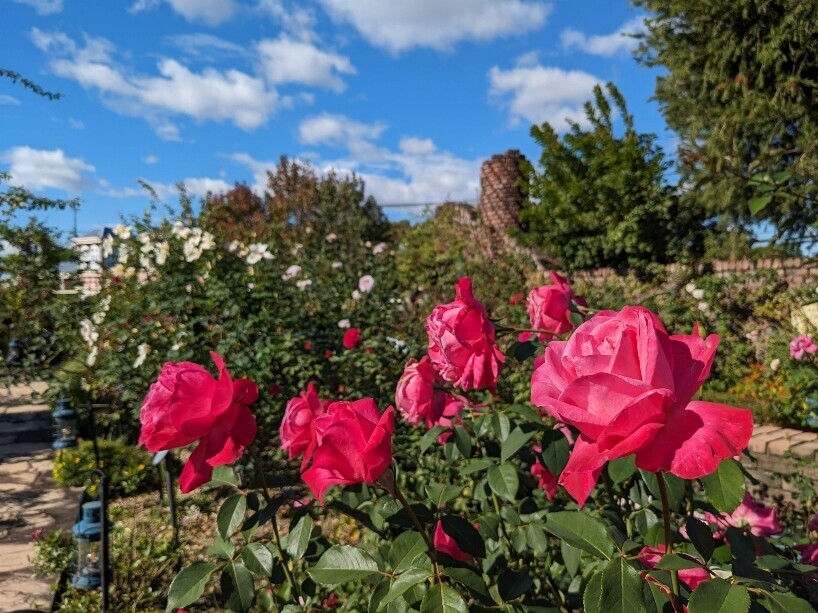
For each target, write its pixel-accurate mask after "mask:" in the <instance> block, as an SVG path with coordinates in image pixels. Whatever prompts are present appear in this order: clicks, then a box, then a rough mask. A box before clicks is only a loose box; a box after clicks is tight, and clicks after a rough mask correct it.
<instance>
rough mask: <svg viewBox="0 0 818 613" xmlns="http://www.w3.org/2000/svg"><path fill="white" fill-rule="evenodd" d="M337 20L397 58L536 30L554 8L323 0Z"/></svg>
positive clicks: (468, 1)
mask: <svg viewBox="0 0 818 613" xmlns="http://www.w3.org/2000/svg"><path fill="white" fill-rule="evenodd" d="M319 1H320V3H321V5H322V6H323V7H324V9H325V10H326V11H327V12H328V13H329V14H330V16H331V17H332V18H333V19H335V20H336V21H341V22H347V23H349V24H351V25H352V26H353V27H354V28H355V29H356V30H358V32H359V33H360V34H361V35H362V36H363V37H364V38H365V39H366V40H368V41H369V42H370V43H372V44H373V45H375V46H378V47H382V48H384V49H387V50H389V51H392V52H394V53H397V52H400V51H404V50H406V49H410V48H412V47H431V48H433V49H438V50H447V49H450V48H451V47H452V45H453V44H454V43H456V42H458V41H462V40H480V41H487V40H492V39H495V38H499V37H503V36H513V35H517V34H522V33H524V32H528V31H531V30H536V29H538V28H539V27H541V26H542V25H543V24H544V23H545V20H546V18H547V17H548V14H549V13H550V11H551V5H550V4H548V3H545V2H540V1H536V0H412V1H410V2H385V1H384V0H319Z"/></svg>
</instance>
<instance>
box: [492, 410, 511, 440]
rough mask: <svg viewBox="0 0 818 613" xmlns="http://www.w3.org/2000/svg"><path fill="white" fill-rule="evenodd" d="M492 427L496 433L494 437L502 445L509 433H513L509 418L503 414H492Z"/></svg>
mask: <svg viewBox="0 0 818 613" xmlns="http://www.w3.org/2000/svg"><path fill="white" fill-rule="evenodd" d="M491 425H492V430H493V431H494V436H496V437H497V440H498V441H500V442H501V443H502V442H503V441H504V440H506V437H507V436H508V433H509V432H511V422H510V421H509V419H508V417H506V416H505V415H503V414H502V413H492V414H491Z"/></svg>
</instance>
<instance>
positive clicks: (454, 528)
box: [440, 515, 486, 558]
mask: <svg viewBox="0 0 818 613" xmlns="http://www.w3.org/2000/svg"><path fill="white" fill-rule="evenodd" d="M440 523H441V525H442V527H443V532H445V533H446V534H448V535H449V536H450V537H452V538H453V539H454V540H455V543H457V546H458V547H460V549H462V550H463V551H465V552H466V553H468V554H470V555H473V556H474V557H476V558H485V557H486V544H485V543H484V542H483V537H482V536H480V532H478V531H477V528H475V527H474V526H473V525H471V524H470V523H469V522H468V521H466V520H465V519H463V518H462V517H458V516H456V515H444V516H443V517H441V518H440Z"/></svg>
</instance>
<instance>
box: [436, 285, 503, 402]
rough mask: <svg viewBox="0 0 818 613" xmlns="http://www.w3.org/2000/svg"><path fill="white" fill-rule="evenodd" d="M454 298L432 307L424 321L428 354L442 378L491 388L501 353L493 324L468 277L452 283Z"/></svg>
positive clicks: (465, 386)
mask: <svg viewBox="0 0 818 613" xmlns="http://www.w3.org/2000/svg"><path fill="white" fill-rule="evenodd" d="M455 288H456V292H457V299H456V300H455V301H454V302H450V303H448V304H441V305H438V306H436V307H435V308H434V310H433V311H432V314H431V315H429V319H428V320H427V321H426V334H427V335H428V336H429V348H428V352H429V357H430V358H431V360H432V365H433V366H434V367H435V369H436V370H437V371H438V373H440V376H441V377H443V379H444V380H446V381H449V382H451V383H453V384H454V385H455V386H457V387H459V388H461V389H463V390H465V391H468V390H472V389H481V388H488V389H489V390H490V391H492V392H494V391H495V389H496V386H497V377H499V376H500V369H501V368H502V365H503V362H504V361H505V356H504V355H503V353H502V352H501V351H500V349H499V348H498V347H497V345H496V343H495V342H494V325H493V324H492V323H491V321H489V318H488V315H487V314H486V309H485V307H484V306H483V305H482V304H481V303H480V302H478V301H477V300H475V298H474V296H473V295H472V286H471V279H469V278H468V277H463V278H462V279H460V280H459V281H458V282H457V283H456V284H455Z"/></svg>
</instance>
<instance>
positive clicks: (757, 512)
mask: <svg viewBox="0 0 818 613" xmlns="http://www.w3.org/2000/svg"><path fill="white" fill-rule="evenodd" d="M705 519H706V521H708V522H709V523H711V524H716V525H717V526H721V527H722V528H723V530H721V531H719V532H717V533H716V534H715V535H714V536H715V537H716V538H722V536H724V532H725V531H726V529H727V528H729V527H733V528H740V529H744V528H747V529H749V531H750V534H753V535H755V536H772V535H774V534H780V533H781V524H780V523H779V522H778V516H777V514H776V510H775V507H766V506H764V505H763V504H760V503H758V502H756V501H755V500H753V497H752V496H751V495H750V492H744V500H742V501H741V504H740V505H739V506H738V507H736V510H735V511H733V512H732V513H730V514H729V515H728V514H726V513H724V514H722V515H713V514H712V513H705Z"/></svg>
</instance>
